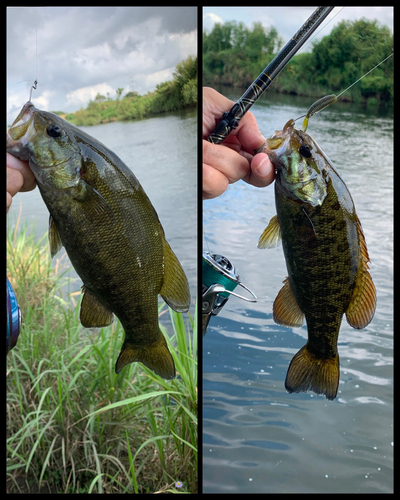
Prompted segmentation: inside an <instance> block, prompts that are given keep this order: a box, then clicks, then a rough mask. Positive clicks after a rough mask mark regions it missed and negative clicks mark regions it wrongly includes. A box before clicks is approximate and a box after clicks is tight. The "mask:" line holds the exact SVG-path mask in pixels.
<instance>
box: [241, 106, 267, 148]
mask: <svg viewBox="0 0 400 500" xmlns="http://www.w3.org/2000/svg"><path fill="white" fill-rule="evenodd" d="M233 134H234V135H235V136H236V137H237V139H238V140H239V142H240V143H241V145H242V147H243V149H245V150H246V151H248V152H249V153H253V151H254V150H255V149H258V148H260V147H261V146H262V145H263V144H264V143H265V141H266V139H265V137H264V136H263V135H262V134H261V132H260V129H259V128H258V125H257V120H256V119H255V116H254V115H253V113H250V112H249V111H248V112H247V113H246V114H245V115H244V116H243V118H242V119H241V120H240V121H239V126H238V128H237V129H236V130H235V131H234V132H233Z"/></svg>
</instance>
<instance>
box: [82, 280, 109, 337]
mask: <svg viewBox="0 0 400 500" xmlns="http://www.w3.org/2000/svg"><path fill="white" fill-rule="evenodd" d="M82 291H83V298H82V302H81V310H80V320H81V323H82V326H84V327H85V328H95V327H97V328H100V327H102V326H108V325H110V324H111V323H112V321H113V313H112V312H111V311H110V310H109V309H107V308H106V307H104V306H103V305H102V304H100V302H99V301H98V300H97V299H96V297H95V296H94V295H92V294H91V293H90V292H89V290H88V289H87V288H86V287H85V286H83V287H82Z"/></svg>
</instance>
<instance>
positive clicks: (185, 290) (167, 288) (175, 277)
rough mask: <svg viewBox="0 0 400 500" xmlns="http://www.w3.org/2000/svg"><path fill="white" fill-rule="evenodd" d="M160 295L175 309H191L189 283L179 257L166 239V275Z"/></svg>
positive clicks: (179, 310)
mask: <svg viewBox="0 0 400 500" xmlns="http://www.w3.org/2000/svg"><path fill="white" fill-rule="evenodd" d="M160 295H161V297H162V298H163V299H164V300H165V302H166V303H167V304H168V305H169V306H170V307H171V308H172V309H173V310H174V311H177V312H186V311H188V310H189V305H190V292H189V283H188V280H187V278H186V275H185V273H184V271H183V269H182V266H181V264H180V262H179V260H178V258H177V257H176V255H175V254H174V252H173V251H172V249H171V247H170V246H169V244H168V242H167V241H166V240H164V276H163V285H162V287H161V291H160Z"/></svg>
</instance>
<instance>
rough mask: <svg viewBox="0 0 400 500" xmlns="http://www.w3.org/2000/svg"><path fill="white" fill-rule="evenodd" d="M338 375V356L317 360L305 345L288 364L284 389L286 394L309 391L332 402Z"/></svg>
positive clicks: (336, 388) (336, 387) (337, 383)
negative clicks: (322, 395) (321, 395)
mask: <svg viewBox="0 0 400 500" xmlns="http://www.w3.org/2000/svg"><path fill="white" fill-rule="evenodd" d="M339 375H340V369H339V354H337V353H336V355H335V356H334V357H333V358H328V359H321V358H317V357H316V356H314V355H313V354H312V353H311V352H310V351H309V350H308V348H307V345H305V346H304V347H302V348H301V349H300V351H299V352H298V353H297V354H296V355H295V356H294V357H293V359H292V361H291V362H290V365H289V369H288V371H287V375H286V380H285V388H286V390H287V391H288V392H306V391H308V390H311V391H314V392H315V393H316V394H324V395H325V397H326V398H327V399H330V400H332V399H335V397H336V394H337V390H338V386H339Z"/></svg>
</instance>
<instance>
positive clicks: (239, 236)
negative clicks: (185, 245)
mask: <svg viewBox="0 0 400 500" xmlns="http://www.w3.org/2000/svg"><path fill="white" fill-rule="evenodd" d="M224 93H225V95H227V97H229V98H231V99H232V100H237V99H238V98H239V97H240V95H241V94H240V92H239V93H235V92H234V91H228V92H226V91H225V92H224ZM312 102H313V99H312V98H300V97H293V96H286V97H285V96H277V95H275V94H271V93H269V94H268V92H267V93H266V95H264V96H263V98H262V99H261V100H260V101H258V102H257V104H256V105H254V106H253V108H252V111H253V113H254V114H255V116H256V118H257V121H258V124H259V127H260V130H261V131H262V133H263V134H264V136H265V137H268V136H269V135H271V134H272V133H273V132H274V130H275V129H281V128H282V127H283V125H284V124H285V123H286V122H287V121H288V120H289V119H290V118H297V117H298V116H300V115H302V114H304V113H305V112H306V111H307V109H308V107H309V105H310V104H311V103H312ZM308 132H309V133H310V134H311V135H312V136H313V137H314V139H315V140H316V141H317V143H318V144H319V145H320V146H321V147H322V149H323V150H324V151H325V153H326V154H327V155H328V156H329V158H330V159H331V160H332V161H333V163H334V164H335V166H336V167H337V169H338V171H339V173H340V175H341V176H342V177H343V179H344V180H345V182H346V184H347V186H348V188H349V190H350V192H351V194H352V197H353V199H354V202H355V205H356V209H357V213H358V216H359V218H360V220H361V222H362V225H363V230H364V234H365V237H366V241H367V245H368V250H369V256H370V260H371V265H370V272H371V275H372V278H373V281H374V283H375V286H376V289H377V296H378V303H377V309H376V313H375V317H374V319H373V320H372V322H371V323H370V324H369V325H368V326H367V327H366V328H365V329H363V330H354V329H353V328H351V327H350V326H349V325H348V324H347V323H346V320H345V319H343V323H342V327H341V331H340V336H339V344H338V348H339V355H340V364H341V374H340V384H339V392H338V397H337V398H336V399H335V400H334V401H328V400H326V399H325V398H324V397H322V396H317V395H315V394H313V393H311V392H310V393H302V394H288V393H287V392H286V391H285V388H284V380H285V376H286V371H287V368H288V365H289V363H290V360H291V359H292V357H293V355H294V354H295V353H296V352H297V351H298V350H299V349H300V348H301V347H302V346H303V345H304V344H305V342H306V339H307V330H306V327H305V326H304V327H302V328H295V329H294V328H287V327H284V326H278V325H276V324H275V323H274V321H273V320H272V304H273V301H274V299H275V297H276V295H277V293H278V291H279V290H280V288H281V287H282V281H283V279H284V278H285V277H286V275H287V273H286V266H285V261H284V257H283V251H282V246H281V245H280V246H279V247H277V248H275V249H271V250H258V249H257V241H258V238H259V236H260V235H261V233H262V231H263V230H264V228H265V227H266V226H267V224H268V222H269V220H270V218H271V217H272V216H273V215H274V214H275V203H274V189H273V186H272V185H271V186H269V187H267V188H264V189H258V188H254V187H251V186H249V185H247V184H245V183H244V182H238V183H236V184H234V185H231V186H229V188H228V190H227V191H226V193H225V194H224V195H222V196H221V197H219V198H216V199H214V200H206V201H204V202H203V224H204V234H205V238H203V240H204V241H203V248H204V249H205V250H209V251H211V252H215V253H219V254H222V255H224V256H226V257H227V258H228V259H229V260H230V261H231V262H232V263H233V264H234V266H236V267H237V269H238V270H239V274H240V276H241V278H242V280H243V283H244V284H245V285H247V286H248V287H249V288H250V289H251V290H253V291H254V292H255V293H256V295H257V296H258V302H257V303H254V304H253V303H248V302H244V301H242V300H239V299H237V298H235V297H231V298H230V299H229V301H228V302H227V304H226V305H225V306H224V308H223V310H222V311H221V312H220V314H219V315H218V316H216V317H214V318H212V319H211V322H210V326H209V329H208V332H207V334H206V336H205V337H204V340H203V478H204V479H203V487H204V492H206V493H212V492H215V493H221V492H229V493H239V492H240V493H390V492H392V491H393V350H392V349H393V289H392V286H393V120H392V116H391V114H390V112H387V111H386V112H385V111H384V110H377V109H375V108H374V109H371V110H369V109H368V108H366V107H365V106H364V107H363V106H360V105H354V104H348V103H337V104H335V105H332V106H331V107H330V108H327V109H326V110H325V111H323V112H322V113H320V114H318V115H316V116H314V117H312V118H311V119H310V123H309V127H308ZM244 294H245V293H244Z"/></svg>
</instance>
